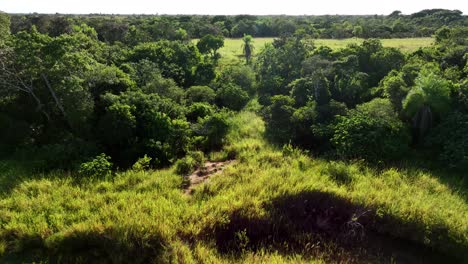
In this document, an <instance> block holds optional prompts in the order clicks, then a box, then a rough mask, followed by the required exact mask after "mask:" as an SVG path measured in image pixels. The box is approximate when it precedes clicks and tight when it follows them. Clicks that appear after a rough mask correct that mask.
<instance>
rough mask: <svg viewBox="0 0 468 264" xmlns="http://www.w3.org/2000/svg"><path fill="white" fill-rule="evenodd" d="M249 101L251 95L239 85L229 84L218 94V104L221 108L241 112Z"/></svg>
mask: <svg viewBox="0 0 468 264" xmlns="http://www.w3.org/2000/svg"><path fill="white" fill-rule="evenodd" d="M248 101H249V95H248V94H247V92H246V91H244V90H242V88H240V87H239V86H238V85H235V84H227V85H225V86H223V87H221V88H220V89H219V90H218V92H217V94H216V104H217V105H218V106H220V107H227V108H229V109H232V110H235V111H240V110H241V109H242V108H244V106H245V105H246V104H247V102H248Z"/></svg>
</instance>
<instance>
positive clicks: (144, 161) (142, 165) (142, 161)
mask: <svg viewBox="0 0 468 264" xmlns="http://www.w3.org/2000/svg"><path fill="white" fill-rule="evenodd" d="M151 160H152V158H150V157H148V156H147V155H146V154H145V156H143V158H139V159H138V160H137V161H136V162H135V164H133V166H132V169H133V170H135V171H142V170H147V169H149V168H150V166H151Z"/></svg>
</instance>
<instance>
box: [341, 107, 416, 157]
mask: <svg viewBox="0 0 468 264" xmlns="http://www.w3.org/2000/svg"><path fill="white" fill-rule="evenodd" d="M332 142H333V144H334V146H335V147H336V150H337V152H338V154H339V155H340V156H342V157H346V158H364V159H368V160H377V161H379V160H387V159H397V158H399V157H400V156H401V155H404V153H406V151H407V148H408V145H409V137H408V132H407V129H406V127H405V126H404V124H403V123H402V122H401V121H400V120H399V119H398V117H397V116H396V114H395V112H394V111H393V107H392V105H391V103H390V102H389V101H388V100H385V99H374V100H373V101H371V102H369V103H365V104H362V105H359V106H358V107H357V109H356V110H352V111H350V114H349V116H346V117H339V118H338V122H337V124H336V125H335V128H334V135H333V139H332Z"/></svg>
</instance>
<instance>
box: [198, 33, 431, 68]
mask: <svg viewBox="0 0 468 264" xmlns="http://www.w3.org/2000/svg"><path fill="white" fill-rule="evenodd" d="M194 41H195V42H196V41H197V40H194ZM271 42H273V38H255V39H254V45H255V51H254V53H256V52H259V51H260V50H261V49H262V48H263V46H265V44H266V43H271ZM362 42H363V39H358V38H350V39H317V40H315V45H316V46H328V47H330V48H332V49H340V48H344V47H346V46H347V45H349V44H352V43H358V44H359V43H362ZM433 42H434V39H433V38H404V39H382V44H383V45H384V47H394V48H399V49H401V50H402V51H403V52H412V51H415V50H417V49H418V48H420V47H427V46H430V45H431V44H432V43H433ZM219 52H220V53H221V56H222V58H221V64H222V65H226V64H233V63H236V62H237V61H238V58H242V39H226V40H225V41H224V47H223V48H222V49H221V50H220V51H219Z"/></svg>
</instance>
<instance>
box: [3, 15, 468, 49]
mask: <svg viewBox="0 0 468 264" xmlns="http://www.w3.org/2000/svg"><path fill="white" fill-rule="evenodd" d="M81 23H86V24H87V25H89V26H90V27H92V28H94V29H95V30H96V32H97V34H98V38H99V40H101V41H104V42H109V43H114V42H121V43H125V44H127V45H129V44H130V45H135V44H137V43H141V42H151V41H156V40H160V39H169V40H185V39H187V38H201V37H203V36H205V35H207V34H211V35H222V36H224V37H232V38H240V37H243V36H244V34H245V35H251V36H253V37H279V36H284V35H293V34H294V33H301V34H308V35H310V36H312V37H313V38H332V39H342V38H351V37H359V38H406V37H430V36H431V35H433V34H434V33H435V31H436V30H437V29H438V28H440V27H441V26H444V25H445V26H449V27H454V26H466V25H468V19H467V17H466V16H465V15H463V14H462V12H461V11H459V10H445V9H430V10H422V11H420V12H417V13H414V14H411V15H403V14H402V13H401V12H400V11H394V12H392V13H391V14H389V15H385V16H384V15H368V16H345V15H324V16H253V15H237V16H201V15H177V16H169V15H160V16H152V15H133V16H125V15H98V14H94V15H84V16H83V15H61V14H55V15H42V14H25V15H23V14H14V15H12V17H11V31H12V33H17V32H20V31H23V30H29V29H31V27H32V26H33V25H34V26H35V27H36V28H37V30H38V31H39V32H41V33H47V34H49V35H50V36H59V35H61V34H64V33H70V32H71V31H72V29H73V26H74V25H80V24H81Z"/></svg>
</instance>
